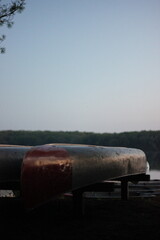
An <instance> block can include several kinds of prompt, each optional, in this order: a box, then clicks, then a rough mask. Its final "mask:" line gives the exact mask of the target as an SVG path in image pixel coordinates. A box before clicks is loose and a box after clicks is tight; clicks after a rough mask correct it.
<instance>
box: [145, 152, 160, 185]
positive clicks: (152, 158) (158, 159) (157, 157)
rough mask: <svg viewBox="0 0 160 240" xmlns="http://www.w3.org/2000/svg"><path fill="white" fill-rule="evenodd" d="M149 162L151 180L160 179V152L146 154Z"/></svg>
mask: <svg viewBox="0 0 160 240" xmlns="http://www.w3.org/2000/svg"><path fill="white" fill-rule="evenodd" d="M146 156H147V161H148V162H149V166H150V170H149V172H147V174H150V176H151V179H152V180H154V179H160V151H155V152H146Z"/></svg>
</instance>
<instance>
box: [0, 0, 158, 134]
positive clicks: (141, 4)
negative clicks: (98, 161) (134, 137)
mask: <svg viewBox="0 0 160 240" xmlns="http://www.w3.org/2000/svg"><path fill="white" fill-rule="evenodd" d="M159 26H160V0H45V1H44V0H38V1H36V0H34V1H33V0H26V8H25V10H24V11H23V12H22V13H21V14H17V15H16V16H15V17H14V26H13V27H12V28H11V29H7V28H5V27H1V28H0V33H1V34H5V35H6V40H5V41H4V42H3V46H5V47H6V53H5V54H1V55H0V130H50V131H85V132H99V133H103V132H110V133H113V132H124V131H141V130H160V27H159ZM1 46H2V44H1Z"/></svg>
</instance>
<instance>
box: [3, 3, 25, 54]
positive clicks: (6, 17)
mask: <svg viewBox="0 0 160 240" xmlns="http://www.w3.org/2000/svg"><path fill="white" fill-rule="evenodd" d="M24 7H25V0H15V1H11V2H9V3H5V4H3V3H2V0H0V26H3V25H6V26H7V27H8V28H10V27H12V25H13V23H14V22H13V17H14V15H15V13H17V12H18V13H21V12H22V11H23V9H24ZM4 39H5V35H2V36H1V37H0V44H1V43H2V42H3V41H4ZM4 52H5V48H4V47H0V53H4Z"/></svg>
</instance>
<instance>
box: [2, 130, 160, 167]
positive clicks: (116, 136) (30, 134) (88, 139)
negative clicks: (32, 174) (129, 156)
mask: <svg viewBox="0 0 160 240" xmlns="http://www.w3.org/2000/svg"><path fill="white" fill-rule="evenodd" d="M47 143H72V144H88V145H101V146H113V147H130V148H138V149H141V150H143V151H144V152H145V153H146V155H147V159H148V161H149V163H150V166H151V167H152V168H155V167H156V168H157V166H159V167H160V162H159V161H160V158H159V157H160V131H140V132H123V133H93V132H78V131H75V132H63V131H59V132H56V131H54V132H52V131H11V130H8V131H0V144H13V145H14V144H15V145H30V146H35V145H42V144H47Z"/></svg>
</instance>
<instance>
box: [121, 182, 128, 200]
mask: <svg viewBox="0 0 160 240" xmlns="http://www.w3.org/2000/svg"><path fill="white" fill-rule="evenodd" d="M128 197H129V193H128V181H127V180H125V179H124V180H122V181H121V199H122V200H128Z"/></svg>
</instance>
